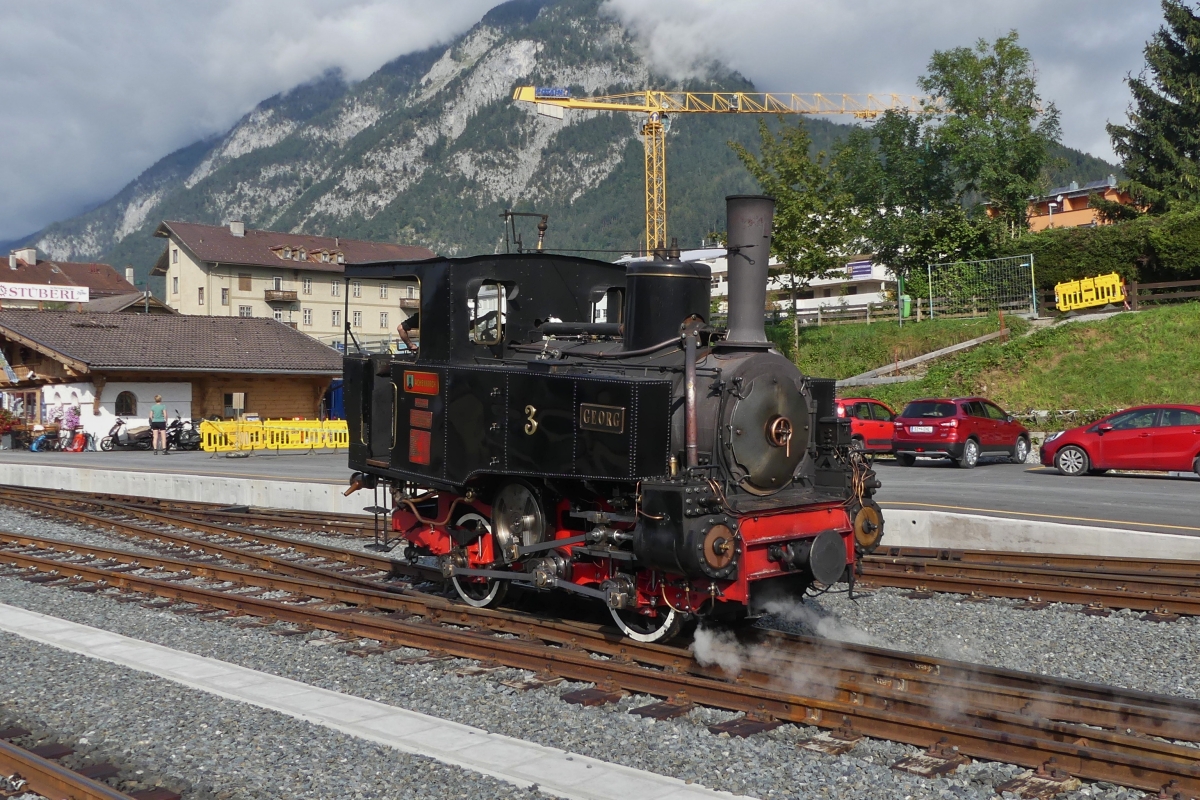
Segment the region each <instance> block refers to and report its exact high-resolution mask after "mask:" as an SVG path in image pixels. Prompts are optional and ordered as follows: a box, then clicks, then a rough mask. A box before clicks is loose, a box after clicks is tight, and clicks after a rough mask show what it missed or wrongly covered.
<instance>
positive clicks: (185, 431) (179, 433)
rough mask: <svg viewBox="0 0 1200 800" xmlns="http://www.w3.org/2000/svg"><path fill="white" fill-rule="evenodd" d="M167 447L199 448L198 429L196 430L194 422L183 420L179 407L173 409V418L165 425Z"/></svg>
mask: <svg viewBox="0 0 1200 800" xmlns="http://www.w3.org/2000/svg"><path fill="white" fill-rule="evenodd" d="M167 449H168V450H171V449H175V450H199V449H200V431H198V430H196V424H195V423H194V422H192V421H191V420H190V419H189V420H187V421H186V422H184V420H183V417H181V416H180V414H179V409H175V420H174V421H173V422H172V423H171V424H170V425H168V426H167Z"/></svg>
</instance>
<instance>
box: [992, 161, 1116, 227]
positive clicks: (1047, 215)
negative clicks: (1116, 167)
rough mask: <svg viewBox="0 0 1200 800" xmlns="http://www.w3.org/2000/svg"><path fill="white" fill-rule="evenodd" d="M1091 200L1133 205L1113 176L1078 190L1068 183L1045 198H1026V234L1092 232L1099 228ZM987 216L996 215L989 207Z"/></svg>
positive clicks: (1098, 217)
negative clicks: (1066, 230)
mask: <svg viewBox="0 0 1200 800" xmlns="http://www.w3.org/2000/svg"><path fill="white" fill-rule="evenodd" d="M1093 197H1099V198H1101V199H1103V200H1108V201H1110V202H1113V203H1120V204H1121V205H1125V206H1132V205H1133V204H1134V203H1133V198H1132V197H1131V196H1130V194H1129V193H1128V192H1125V191H1122V190H1121V188H1120V187H1119V186H1118V185H1117V176H1116V175H1109V176H1108V178H1106V179H1104V180H1099V181H1091V182H1090V183H1085V184H1084V185H1082V186H1080V185H1079V182H1078V181H1071V182H1070V183H1069V184H1068V185H1066V186H1059V187H1058V188H1057V189H1051V190H1050V192H1049V193H1048V194H1044V195H1041V196H1040V197H1031V198H1029V209H1028V212H1027V213H1028V216H1029V230H1031V231H1034V232H1037V231H1044V230H1046V229H1047V228H1094V227H1095V226H1097V225H1103V224H1104V222H1103V221H1102V220H1101V219H1100V214H1099V212H1098V211H1097V210H1096V209H1095V208H1092V198H1093ZM987 212H988V216H989V217H994V216H995V215H996V211H995V209H993V208H992V207H991V206H988V210H987Z"/></svg>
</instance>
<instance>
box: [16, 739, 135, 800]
mask: <svg viewBox="0 0 1200 800" xmlns="http://www.w3.org/2000/svg"><path fill="white" fill-rule="evenodd" d="M0 773H3V774H4V775H13V774H18V775H20V776H21V777H22V778H24V779H25V781H27V783H26V785H25V786H24V787H23V789H24V791H26V792H31V793H36V794H40V795H42V796H43V797H46V798H49V800H133V798H131V797H130V796H129V795H127V794H125V793H124V792H120V791H117V790H116V789H114V788H112V787H111V786H108V785H107V784H104V783H101V782H100V781H96V780H92V779H91V778H87V777H84V776H83V775H80V774H79V773H78V772H72V771H71V770H69V769H67V768H66V767H64V766H62V765H61V764H56V763H55V762H53V761H51V760H49V759H46V758H42V757H41V756H39V755H35V754H34V753H31V752H29V751H28V750H25V749H24V748H21V747H17V746H16V745H15V744H12V743H11V742H7V741H5V740H3V739H0ZM18 794H20V792H18ZM5 796H6V797H7V796H8V795H7V794H6V795H5Z"/></svg>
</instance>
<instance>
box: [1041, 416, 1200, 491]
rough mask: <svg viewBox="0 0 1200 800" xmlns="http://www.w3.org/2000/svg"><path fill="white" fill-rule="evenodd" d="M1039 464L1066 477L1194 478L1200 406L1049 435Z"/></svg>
mask: <svg viewBox="0 0 1200 800" xmlns="http://www.w3.org/2000/svg"><path fill="white" fill-rule="evenodd" d="M1041 461H1042V465H1043V466H1047V467H1051V466H1052V467H1056V468H1057V469H1058V471H1059V472H1061V473H1062V474H1063V475H1072V476H1074V475H1082V474H1084V473H1085V472H1086V473H1089V474H1092V475H1099V474H1101V473H1104V472H1107V471H1108V470H1110V469H1146V470H1167V471H1179V472H1198V473H1200V406H1184V405H1161V406H1138V407H1137V408H1128V409H1126V410H1124V411H1121V412H1118V413H1116V414H1110V415H1108V416H1107V417H1105V418H1104V419H1102V420H1100V421H1099V422H1095V423H1092V424H1091V425H1083V426H1081V427H1078V428H1072V429H1071V430H1069V431H1065V432H1063V433H1054V434H1051V435H1050V436H1049V437H1047V438H1046V441H1045V443H1044V444H1043V445H1042V457H1041Z"/></svg>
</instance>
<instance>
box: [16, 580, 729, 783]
mask: <svg viewBox="0 0 1200 800" xmlns="http://www.w3.org/2000/svg"><path fill="white" fill-rule="evenodd" d="M0 630H4V631H8V632H9V633H14V634H17V635H18V636H23V637H25V638H26V639H31V640H33V641H35V642H41V643H42V644H47V645H51V646H53V647H57V648H59V649H61V650H67V651H70V652H72V653H79V654H80V655H85V656H88V657H90V658H95V659H99V660H102V661H108V662H111V663H113V664H119V665H121V666H123V667H129V668H130V669H135V670H139V671H141V672H148V673H150V674H151V675H156V676H158V677H160V678H165V679H166V680H169V681H173V682H175V683H179V684H182V685H184V686H188V687H190V688H192V689H198V690H200V691H202V692H208V693H209V694H214V695H218V696H220V697H225V698H228V699H230V700H237V701H239V702H242V703H249V704H250V705H254V706H258V707H260V708H266V709H269V710H271V711H277V712H279V713H281V714H286V715H288V716H290V717H295V718H297V719H302V720H305V721H307V722H311V723H314V724H317V725H323V726H325V727H327V728H333V729H335V730H338V731H341V732H342V733H346V734H349V735H351V736H356V737H358V738H360V739H368V740H370V741H373V742H378V743H380V744H383V745H387V746H388V747H394V748H395V749H397V750H401V751H403V752H405V753H412V754H415V755H420V756H426V757H428V758H432V759H436V760H437V761H441V762H443V763H445V764H452V765H454V766H457V767H462V768H463V769H468V770H471V771H472V772H479V773H482V774H484V775H490V776H492V777H494V778H499V779H500V780H503V781H507V782H509V783H513V784H516V785H517V786H523V787H528V786H530V785H531V784H535V783H536V784H537V786H538V788H539V789H541V790H542V791H544V792H547V793H549V794H554V795H558V796H559V797H566V798H578V800H629V798H638V800H702V799H703V800H714V798H734V797H735V796H734V795H732V794H730V793H728V792H716V791H713V790H711V789H706V788H704V787H701V786H694V785H689V784H686V783H684V782H683V781H681V780H679V779H678V778H669V777H666V776H663V775H657V774H655V773H653V772H646V771H644V770H639V769H634V768H632V767H626V766H622V765H620V764H610V763H608V762H606V761H600V760H597V759H594V758H589V757H587V756H581V755H575V754H572V753H568V752H566V751H564V750H559V749H558V748H555V747H546V746H544V745H540V744H536V743H534V742H527V741H524V740H522V739H515V738H512V737H510V736H501V735H499V734H493V733H488V732H487V731H485V730H481V729H479V728H472V727H470V726H468V725H460V724H459V723H457V722H450V721H447V720H444V719H439V718H437V717H431V716H429V715H427V714H420V713H418V712H416V711H407V710H405V709H402V708H396V707H395V706H389V705H386V704H384V703H377V702H374V701H372V700H364V699H362V698H360V697H355V696H353V695H348V694H342V693H340V692H332V691H329V690H328V689H321V688H318V687H316V686H310V685H308V684H306V683H300V682H299V681H293V680H290V679H288V678H280V677H278V676H276V675H271V674H268V673H265V672H259V671H257V670H252V669H247V668H246V667H240V666H238V665H236V664H230V663H227V662H225V661H218V660H217V659H213V658H206V657H204V656H198V655H194V654H192V653H185V652H183V651H181V650H173V649H171V648H169V647H163V646H162V645H157V644H153V643H150V642H143V641H141V640H139V639H132V638H130V637H128V636H122V635H120V634H117V633H112V632H111V631H106V630H102V629H100V628H93V627H89V626H87V625H80V624H79V623H76V622H71V621H69V620H64V619H60V618H58V617H52V616H47V615H45V614H39V613H37V612H34V611H27V610H26V609H23V608H18V607H16V606H10V605H5V604H2V603H0Z"/></svg>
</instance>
